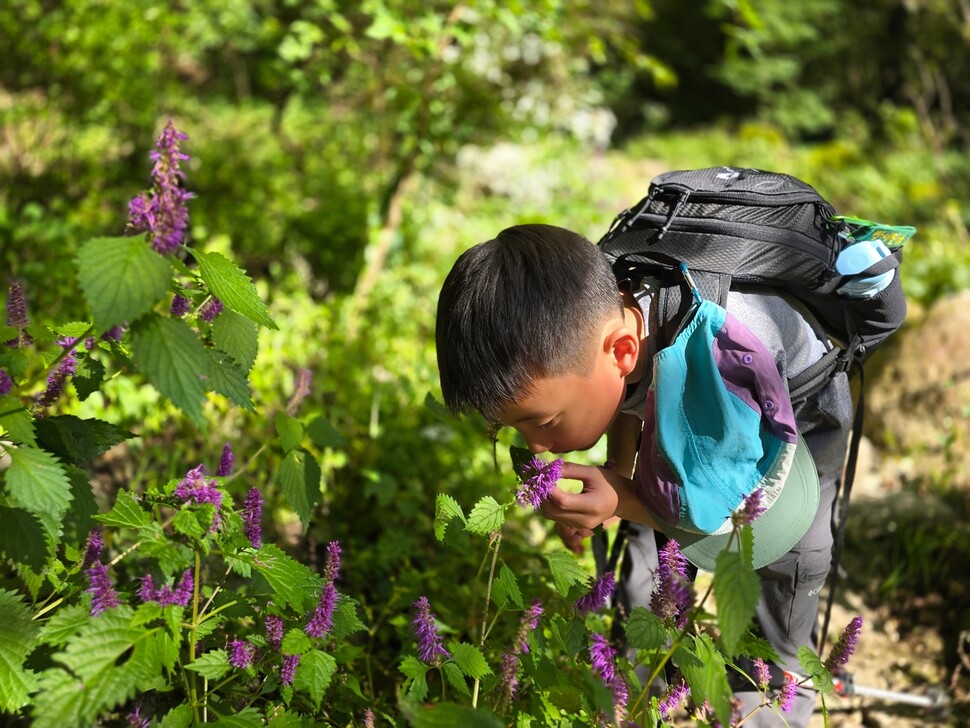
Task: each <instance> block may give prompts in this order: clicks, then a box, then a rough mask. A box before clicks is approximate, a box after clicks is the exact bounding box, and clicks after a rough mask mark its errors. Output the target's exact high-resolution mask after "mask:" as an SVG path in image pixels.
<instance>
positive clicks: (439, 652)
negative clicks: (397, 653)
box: [411, 596, 451, 665]
mask: <svg viewBox="0 0 970 728" xmlns="http://www.w3.org/2000/svg"><path fill="white" fill-rule="evenodd" d="M414 610H415V611H414V619H413V620H411V630H412V631H413V632H414V636H415V638H416V639H417V641H418V655H419V656H420V657H421V659H422V660H423V661H424V662H426V663H428V664H429V665H438V664H441V660H442V658H444V659H448V658H450V657H451V653H450V652H448V650H446V649H445V648H444V645H443V641H442V639H441V635H439V634H438V627H437V625H435V618H434V613H433V612H432V611H431V603H430V602H429V601H428V598H427V597H424V596H422V597H419V598H418V600H417V601H416V602H415V603H414Z"/></svg>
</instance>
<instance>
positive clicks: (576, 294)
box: [436, 225, 852, 726]
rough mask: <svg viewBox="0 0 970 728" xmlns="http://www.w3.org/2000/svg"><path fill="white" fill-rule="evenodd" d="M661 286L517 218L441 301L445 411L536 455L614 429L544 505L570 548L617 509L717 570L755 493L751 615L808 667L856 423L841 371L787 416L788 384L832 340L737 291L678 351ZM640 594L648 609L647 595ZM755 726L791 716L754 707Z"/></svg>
mask: <svg viewBox="0 0 970 728" xmlns="http://www.w3.org/2000/svg"><path fill="white" fill-rule="evenodd" d="M653 290H654V288H653V287H652V282H651V281H650V280H649V279H648V280H645V281H643V282H641V284H640V285H639V286H638V287H637V289H636V290H632V289H631V288H630V286H629V285H628V284H627V282H624V281H620V282H619V284H618V282H617V281H616V280H615V278H614V275H613V271H612V269H611V266H610V262H609V261H608V260H607V258H606V256H605V255H604V254H603V253H602V251H601V250H600V249H599V248H597V247H596V246H595V245H593V244H592V243H590V242H589V241H587V240H586V239H585V238H583V237H582V236H580V235H577V234H576V233H573V232H570V231H568V230H564V229H562V228H557V227H553V226H549V225H520V226H516V227H512V228H509V229H507V230H504V231H502V232H501V233H500V234H499V235H498V236H497V237H496V238H495V239H494V240H491V241H487V242H485V243H481V244H479V245H476V246H474V247H473V248H471V249H470V250H468V251H467V252H465V253H464V254H463V255H462V256H461V257H460V258H459V259H458V261H457V262H456V263H455V265H454V267H453V268H452V271H451V273H450V274H449V275H448V277H447V279H446V281H445V283H444V285H443V287H442V290H441V295H440V298H439V301H438V318H437V326H436V345H437V352H438V367H439V372H440V377H441V388H442V393H443V395H444V399H445V403H446V404H447V406H448V407H449V408H450V409H451V410H452V411H454V412H456V413H459V412H462V411H464V410H466V409H468V408H474V409H477V410H478V411H479V412H481V413H482V414H483V415H484V416H485V417H486V418H487V419H488V420H489V421H491V422H495V423H500V424H502V425H506V426H511V427H514V428H515V429H516V430H518V431H519V432H520V433H521V434H522V436H523V437H524V438H525V440H526V442H527V443H528V446H529V448H530V450H532V452H534V453H541V452H552V453H567V452H571V451H573V450H583V449H587V448H589V447H591V446H592V445H594V444H595V443H596V442H597V441H598V440H599V438H600V437H601V436H602V435H603V434H604V433H607V432H608V449H609V453H610V458H611V460H614V461H615V464H614V465H613V466H611V468H610V469H605V468H595V467H590V466H583V465H579V464H575V463H565V464H564V466H563V471H562V473H563V477H564V478H567V479H574V480H579V481H581V482H582V485H583V489H582V492H581V493H566V492H564V491H562V490H559V489H556V490H554V491H553V494H552V495H551V497H550V498H549V499H548V501H547V502H546V504H545V505H544V507H543V513H544V514H545V515H546V516H547V517H549V518H551V519H554V520H555V521H556V522H557V529H558V530H559V533H560V534H561V535H563V536H564V538H565V540H566V542H567V544H570V545H571V546H573V547H575V546H576V544H577V542H578V539H580V538H582V537H585V536H588V535H590V534H591V530H592V529H593V528H595V527H596V526H599V525H600V524H602V523H604V522H605V521H608V520H610V519H613V518H614V517H619V518H622V519H625V520H627V521H630V522H632V523H633V524H635V525H634V526H633V528H634V538H633V540H634V545H635V546H636V547H637V550H638V552H639V553H641V555H642V556H643V557H644V558H649V557H650V553H651V551H652V550H653V544H652V539H653V533H652V531H651V529H656V530H658V531H660V532H663V533H665V534H667V535H669V536H670V537H672V538H676V539H677V541H678V543H680V544H681V546H682V551H683V553H684V555H685V556H686V557H687V558H688V559H689V560H690V561H691V562H692V563H693V564H695V565H697V566H699V567H700V568H704V569H707V570H712V569H713V559H714V558H715V557H716V554H717V553H718V552H719V551H720V550H721V549H722V548H723V546H724V543H725V541H726V538H727V537H726V536H725V535H724V533H723V531H724V526H725V524H729V523H730V512H731V511H732V510H733V509H734V508H736V507H738V505H740V501H739V498H740V497H741V496H744V495H747V492H749V491H750V490H751V489H752V488H753V487H757V488H759V489H761V490H762V495H763V499H764V501H765V505H767V506H768V509H767V511H766V513H765V514H764V515H763V516H761V517H760V518H758V519H757V520H755V522H754V523H753V526H752V527H753V530H754V531H755V567H756V568H757V569H758V574H759V577H760V579H761V588H762V597H761V601H760V603H759V605H758V611H757V620H758V624H759V627H760V629H761V632H762V634H763V636H764V637H765V638H766V639H767V640H768V641H769V642H770V643H771V644H772V646H773V647H774V648H775V650H776V651H777V652H778V654H779V658H780V665H781V666H782V667H783V668H785V669H786V670H789V671H791V672H799V670H800V667H799V665H798V661H797V658H796V656H795V655H796V651H797V650H798V648H799V647H801V646H803V645H813V644H814V636H815V635H814V633H815V629H816V621H817V611H818V595H819V592H820V591H821V588H822V586H823V584H824V582H825V578H826V576H827V574H828V571H829V568H830V565H831V550H832V528H831V519H832V513H833V502H834V496H835V492H836V484H837V481H838V478H839V477H840V474H841V468H842V462H843V457H844V452H845V445H846V438H847V434H848V429H849V427H850V423H851V414H852V404H851V398H850V396H849V392H848V383H847V380H846V377H845V376H844V375H838V376H836V377H835V378H833V380H832V381H831V382H830V383H829V384H828V385H827V386H826V387H825V388H824V389H823V390H821V391H820V392H819V393H817V394H816V395H814V396H812V397H810V398H809V399H808V401H806V402H804V403H800V404H799V406H798V408H797V409H794V408H792V405H791V403H790V401H789V398H788V393H787V377H789V376H793V375H795V374H797V373H799V372H800V371H802V370H803V369H805V368H806V367H808V366H809V365H811V364H812V363H814V362H815V361H816V360H817V359H818V358H819V357H820V356H821V355H822V354H823V353H824V352H825V351H826V350H827V348H828V346H829V343H828V340H827V339H826V337H825V335H824V334H823V333H822V332H821V329H820V328H819V327H818V326H817V324H816V323H815V322H814V320H813V319H812V317H811V316H810V314H809V313H808V312H807V311H805V310H804V309H803V308H801V307H799V306H798V304H797V303H795V302H790V301H788V300H787V299H785V298H782V297H781V296H780V295H779V294H778V293H777V292H776V291H773V290H768V289H759V290H750V291H738V290H733V291H732V292H731V295H730V296H729V298H728V304H727V307H728V311H727V312H725V311H724V309H720V308H719V307H717V306H714V305H713V304H711V303H710V302H704V303H701V304H700V305H699V306H698V307H697V309H696V311H695V312H693V314H692V316H690V317H688V319H689V320H685V321H684V322H683V325H682V328H681V330H680V332H679V333H678V334H677V335H676V337H675V338H674V340H673V341H659V340H658V339H659V334H657V333H655V332H658V331H659V330H660V322H658V321H657V320H656V312H655V310H654V307H652V305H651V304H652V302H653V300H654V296H653ZM651 384H653V386H651ZM809 451H810V453H811V454H809ZM635 456H636V458H637V463H636V470H635V471H634V458H635ZM812 456H814V465H813V463H812ZM752 483H754V484H755V485H752ZM637 524H638V525H637ZM635 568H636V567H635ZM640 568H641V570H642V565H641V567H640ZM640 576H641V581H646V582H648V583H649V581H650V580H649V577H647V578H646V579H644V578H643V574H642V573H641V575H640ZM634 598H636V599H638V600H640V601H639V603H641V604H642V603H645V600H646V599H649V591H647V592H646V593H641V594H640V595H634ZM736 697H737V698H738V699H739V700H740V701H741V703H742V715H744V714H746V713H747V712H749V711H750V710H751V709H752V708H754V707H755V706H756V705H758V704H759V703H760V696H759V695H758V694H757V693H754V692H739V693H737V695H736ZM814 701H815V695H814V693H813V692H812V691H808V690H803V691H800V692H799V695H798V697H797V698H796V701H795V706H794V709H793V711H792V712H791V713H789V714H786V715H785V719H786V720H787V721H788V724H789V725H791V726H805V725H807V723H808V720H809V717H810V715H811V712H812V709H813V706H814ZM746 724H747V725H765V726H768V725H771V726H774V725H783V722H782V721H781V719H779V718H778V716H777V715H775V714H774V713H773V712H772V711H770V710H760V711H758V712H757V713H756V714H755V716H753V718H752V719H751V720H749V721H748V722H747V723H746Z"/></svg>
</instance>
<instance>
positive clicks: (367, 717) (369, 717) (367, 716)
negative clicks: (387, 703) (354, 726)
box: [364, 708, 374, 728]
mask: <svg viewBox="0 0 970 728" xmlns="http://www.w3.org/2000/svg"><path fill="white" fill-rule="evenodd" d="M364 728H374V711H373V710H371V709H370V708H364Z"/></svg>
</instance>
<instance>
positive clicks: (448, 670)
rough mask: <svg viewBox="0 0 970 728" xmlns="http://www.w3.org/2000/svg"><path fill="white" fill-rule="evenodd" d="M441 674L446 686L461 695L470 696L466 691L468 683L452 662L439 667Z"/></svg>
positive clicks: (468, 691) (467, 690)
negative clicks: (446, 683)
mask: <svg viewBox="0 0 970 728" xmlns="http://www.w3.org/2000/svg"><path fill="white" fill-rule="evenodd" d="M441 670H442V672H444V674H445V679H446V680H447V681H448V684H449V685H451V686H452V687H453V688H454V689H455V690H457V691H458V692H459V693H461V694H462V695H468V696H471V694H472V693H471V690H469V689H468V681H467V680H465V674H464V673H463V672H462V671H461V668H460V667H458V665H456V664H455V663H454V662H446V663H444V664H443V665H442V666H441Z"/></svg>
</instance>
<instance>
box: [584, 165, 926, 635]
mask: <svg viewBox="0 0 970 728" xmlns="http://www.w3.org/2000/svg"><path fill="white" fill-rule="evenodd" d="M915 232H916V231H915V229H914V228H911V227H890V226H886V225H880V224H878V223H872V222H869V221H868V220H861V219H859V218H851V217H843V216H840V215H838V214H837V213H836V211H835V209H834V208H833V207H832V205H830V204H829V203H828V202H826V201H825V199H823V198H822V197H821V195H819V194H818V192H816V191H815V189H814V188H813V187H812V186H811V185H808V184H806V183H805V182H802V181H801V180H799V179H796V178H795V177H792V176H790V175H786V174H779V173H776V172H766V171H763V170H759V169H744V168H737V167H712V168H708V169H695V170H684V171H676V172H667V173H664V174H661V175H658V176H657V177H655V178H654V179H653V180H652V181H651V183H650V188H649V190H648V193H647V196H646V197H645V198H644V199H642V200H641V201H640V202H638V203H637V204H636V205H634V206H633V207H631V208H630V209H628V210H625V211H623V212H621V213H620V214H619V215H618V216H617V218H616V220H614V222H613V225H612V226H611V227H610V230H609V232H607V234H606V235H605V236H604V237H603V239H602V240H600V242H599V245H600V247H601V248H602V250H603V251H604V252H605V253H606V254H607V256H608V257H609V258H610V260H611V261H612V263H613V271H614V273H615V274H616V277H617V280H618V281H629V282H630V283H631V284H632V285H633V286H634V288H635V287H636V286H637V285H638V283H639V281H640V279H642V278H643V277H644V276H647V275H649V276H651V277H653V278H657V279H659V280H660V283H661V287H660V289H659V291H658V295H657V302H658V313H659V318H660V322H661V326H662V331H661V332H660V333H661V336H660V338H661V342H662V345H663V343H665V342H668V341H670V340H671V339H672V338H673V336H674V334H675V332H676V329H677V327H678V326H679V325H680V323H681V321H682V320H683V318H684V316H685V315H686V313H687V312H688V311H689V309H690V307H691V305H692V304H693V302H694V300H695V299H696V298H697V297H698V296H699V297H703V298H707V299H710V300H713V301H715V302H716V303H718V304H719V305H721V306H724V305H725V303H726V301H727V296H728V293H729V292H730V290H731V289H732V288H734V289H741V288H744V287H747V286H752V285H756V286H772V287H776V288H779V289H781V290H783V291H785V292H787V293H788V294H791V295H792V296H794V297H795V298H797V299H798V300H799V301H801V302H802V303H804V304H805V305H806V306H807V307H808V309H809V310H810V311H811V312H812V313H814V314H815V316H816V318H817V319H818V321H819V323H820V324H821V325H822V326H823V327H824V329H825V330H826V333H827V334H828V335H829V338H830V339H831V340H832V343H833V344H834V345H835V346H834V347H833V348H832V350H831V351H830V352H829V353H828V354H826V355H825V356H823V357H822V358H821V359H820V360H819V361H818V362H817V363H816V364H814V365H813V366H811V367H809V368H808V369H807V370H806V371H805V372H802V373H801V374H799V375H797V376H795V377H794V378H792V379H790V380H789V382H788V385H789V393H790V394H791V398H792V402H793V403H796V404H797V403H798V402H801V401H804V400H805V399H806V398H808V397H809V396H811V395H812V394H813V393H815V392H817V391H818V390H819V389H821V388H822V387H824V386H825V385H826V384H827V383H828V381H829V379H830V378H831V377H832V376H833V375H834V374H835V373H837V372H842V371H846V372H847V371H849V370H850V369H853V368H854V369H855V371H857V372H858V373H859V376H860V379H861V377H862V362H863V361H864V360H865V358H866V357H867V356H868V355H869V354H871V353H872V350H873V349H874V348H875V347H876V346H877V345H878V344H879V343H880V342H882V341H883V340H884V339H885V338H886V337H887V336H889V335H890V334H892V333H893V332H894V331H896V329H898V328H899V326H900V325H901V324H902V323H903V320H904V318H905V316H906V300H905V298H904V296H903V291H902V288H901V286H900V280H899V275H898V271H897V270H896V269H897V268H898V267H899V264H900V262H901V261H902V246H903V244H904V243H905V242H906V240H908V239H909V238H910V237H911V236H912V234H913V233H915ZM860 243H867V244H872V247H873V248H874V249H878V250H881V251H882V252H881V253H880V254H879V255H881V256H882V257H878V259H875V258H873V261H872V263H871V264H869V263H867V264H866V267H864V268H858V267H856V268H854V269H853V270H852V271H851V273H840V272H839V270H838V268H837V265H836V261H837V260H839V256H840V255H841V254H842V253H843V251H845V250H846V248H848V246H850V245H856V244H860ZM841 267H843V266H839V268H841ZM890 272H893V273H892V275H891V276H890V275H884V274H888V273H890ZM890 279H891V280H890ZM887 280H888V281H889V283H888V285H886V281H887ZM873 281H880V282H881V287H880V286H875V287H874V288H869V289H868V290H867V288H868V286H867V284H868V283H870V282H873ZM860 284H861V290H862V291H863V295H864V296H865V297H858V295H856V296H850V295H844V294H845V293H846V292H848V291H852V292H854V293H856V294H858V293H859V291H860ZM853 287H855V288H854V290H853ZM877 288H878V289H879V290H878V292H876V293H874V295H870V294H873V292H874V291H875V290H876V289H877ZM840 289H842V292H840ZM863 391H864V388H863V386H862V383H860V386H859V388H858V392H859V395H858V397H859V401H858V402H857V403H856V412H855V420H854V423H853V426H852V438H851V440H850V443H849V454H848V458H847V461H846V467H845V474H844V479H843V483H842V497H841V503H840V505H839V515H838V526H837V533H836V534H835V546H834V550H833V568H832V571H831V579H832V581H831V584H830V587H829V595H828V604H827V607H826V610H825V620H824V624H823V626H822V630H821V632H820V634H819V643H818V648H819V650H821V647H822V645H823V644H824V642H825V639H826V636H827V632H828V625H829V620H830V617H831V610H832V604H833V602H834V594H835V587H836V583H837V581H838V576H839V559H840V556H841V551H842V546H843V541H844V536H845V531H844V529H845V520H846V516H847V514H848V505H849V495H850V493H851V490H852V481H853V479H854V476H855V466H856V460H857V457H858V449H859V441H860V439H861V433H862V414H863V410H864V400H863ZM624 525H625V524H624ZM619 533H620V537H618V538H617V539H616V543H615V544H614V545H615V548H614V549H613V550H611V554H610V562H611V566H610V568H613V567H614V566H615V563H616V559H617V557H618V555H619V553H620V551H621V550H622V545H623V541H625V538H622V535H624V534H625V528H623V527H621V530H620V532H619Z"/></svg>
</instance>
